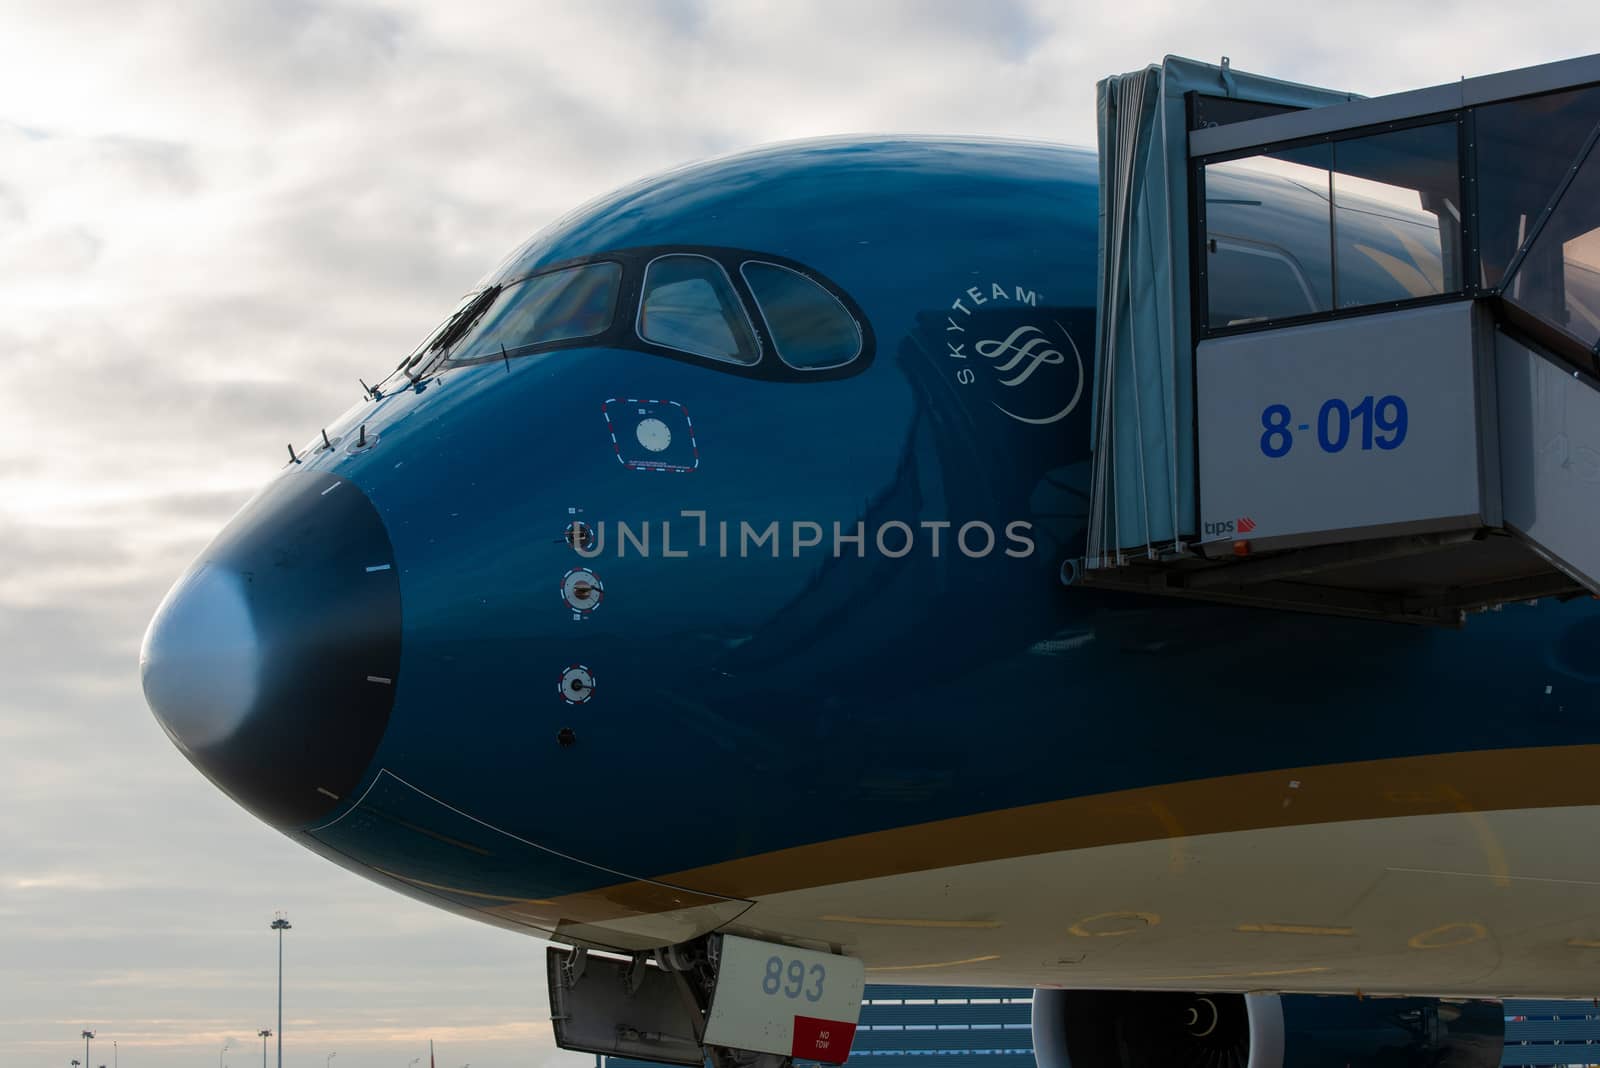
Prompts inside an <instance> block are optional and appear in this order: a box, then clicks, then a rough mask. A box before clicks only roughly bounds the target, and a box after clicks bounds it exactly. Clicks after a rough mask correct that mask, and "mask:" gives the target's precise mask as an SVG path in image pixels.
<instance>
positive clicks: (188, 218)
mask: <svg viewBox="0 0 1600 1068" xmlns="http://www.w3.org/2000/svg"><path fill="white" fill-rule="evenodd" d="M1597 40H1600V5H1595V4H1592V3H1584V2H1578V0H1567V2H1560V3H1537V2H1524V3H1517V4H1508V3H1494V4H1490V3H1481V4H1480V3H1450V2H1448V0H1429V2H1426V3H1418V4H1415V5H1408V4H1406V3H1403V2H1400V0H1389V2H1385V3H1343V2H1342V3H1338V4H1321V5H1316V8H1315V9H1314V10H1313V9H1309V8H1307V7H1304V6H1303V5H1301V4H1298V3H1285V2H1277V3H1269V2H1246V3H1223V2H1208V3H1195V2H1189V3H1183V4H1176V3H1156V2H1148V0H1118V2H1116V3H1094V4H1086V3H1076V2H1059V0H1058V2H1042V0H1041V2H1033V0H967V2H964V3H958V2H946V0H930V2H923V3H912V2H898V0H848V2H840V3H815V4H811V3H804V2H800V0H790V2H787V3H768V2H759V0H751V2H743V3H734V2H703V3H700V2H670V3H669V2H662V3H643V2H640V3H612V2H603V0H600V2H597V0H587V2H583V3H579V2H572V3H563V4H555V3H548V4H531V3H522V4H513V3H494V2H491V3H469V2H466V0H452V2H435V3H431V4H429V3H405V2H397V3H360V2H349V3H346V2H324V0H279V2H262V0H229V2H217V3H200V2H185V0H178V2H173V0H166V2H159V3H145V2H142V0H115V2H112V0H49V2H41V3H33V2H31V0H20V2H19V0H6V3H4V4H3V5H0V384H3V387H4V389H5V394H4V400H3V401H0V404H3V409H0V411H3V415H0V546H3V549H4V553H3V557H0V1063H4V1064H5V1065H6V1066H7V1068H34V1066H41V1068H67V1065H68V1061H69V1060H70V1059H72V1058H75V1057H76V1058H81V1057H82V1056H83V1053H84V1050H83V1044H82V1041H81V1039H79V1038H78V1034H79V1032H80V1031H81V1030H83V1029H84V1028H91V1029H97V1030H98V1031H99V1033H100V1036H101V1037H100V1039H99V1040H97V1042H96V1043H95V1046H94V1049H93V1051H92V1055H91V1059H90V1064H91V1066H92V1068H98V1065H100V1064H106V1065H113V1064H115V1065H116V1066H117V1068H120V1062H121V1059H122V1058H127V1059H128V1062H129V1066H130V1068H156V1066H158V1065H159V1066H163V1068H165V1066H173V1068H181V1066H193V1068H206V1066H207V1065H209V1064H211V1063H213V1061H212V1058H216V1063H217V1064H219V1066H222V1068H249V1066H250V1065H251V1064H253V1063H254V1058H255V1057H256V1056H258V1055H259V1054H260V1052H261V1051H260V1048H259V1046H260V1040H259V1039H258V1038H256V1037H255V1035H256V1032H257V1031H258V1030H259V1029H261V1028H264V1027H275V1026H276V1023H275V1019H274V1016H273V1013H274V983H275V970H274V968H275V960H276V958H275V955H274V954H275V944H274V942H273V937H274V936H273V935H272V934H271V932H270V931H269V930H268V926H267V925H268V923H269V922H270V921H271V919H272V916H273V913H274V910H277V909H284V910H287V912H288V913H289V916H290V919H291V921H292V922H293V924H294V929H293V930H292V931H291V932H289V935H288V939H287V943H286V958H287V978H286V994H285V1009H284V1012H285V1017H284V1030H285V1033H286V1035H287V1040H286V1043H285V1046H284V1064H285V1066H286V1068H315V1064H316V1061H318V1060H323V1062H324V1068H329V1064H330V1062H329V1061H328V1059H327V1058H328V1055H329V1054H330V1053H336V1054H337V1057H336V1058H335V1059H334V1060H333V1061H332V1062H331V1064H332V1065H333V1066H336V1068H402V1066H404V1065H407V1064H409V1063H410V1061H411V1060H412V1058H414V1057H423V1058H424V1059H425V1058H426V1056H427V1043H428V1040H429V1039H430V1038H432V1039H433V1040H434V1041H435V1042H436V1045H437V1048H438V1066H439V1068H461V1066H463V1065H469V1064H470V1065H472V1066H473V1068H510V1066H513V1065H519V1066H522V1065H535V1066H545V1065H550V1066H558V1065H572V1066H574V1068H576V1066H580V1065H583V1064H586V1063H589V1059H588V1058H586V1057H581V1056H576V1055H571V1054H563V1053H561V1052H559V1051H557V1050H555V1049H554V1047H553V1045H552V1043H551V1040H550V1037H549V1025H548V1022H547V1021H548V1008H547V1001H546V993H545V989H544V980H543V977H542V969H543V945H542V944H541V943H539V942H537V941H535V940H533V939H531V938H527V937H522V936H518V935H514V934H509V933H506V932H503V931H500V930H497V929H494V928H489V927H485V926H482V925H479V924H476V923H474V922H472V921H470V920H466V919H461V918H458V917H455V916H452V915H448V914H446V913H443V912H439V911H436V910H433V909H430V908H428V907H426V906H424V905H421V904H419V903H416V902H413V901H410V900H409V899H406V898H403V897H400V896H398V895H395V894H393V893H390V892H389V891H386V890H383V889H381V888H379V887H377V886H375V885H373V884H370V883H367V882H365V881H364V880H362V879H360V878H358V877H356V876H354V875H352V874H350V873H347V872H345V871H343V870H341V869H338V868H335V867H334V866H332V865H330V864H328V863H327V862H325V861H323V860H321V859H319V858H317V857H315V856H314V855H312V854H311V853H309V852H307V851H305V850H304V849H302V848H300V847H299V846H297V845H295V844H293V843H292V842H291V841H289V840H288V839H287V838H285V837H283V836H282V835H280V834H278V833H277V832H275V831H273V830H271V829H269V828H268V827H266V826H265V825H263V824H261V823H258V822H257V821H256V820H255V819H254V818H253V817H251V816H250V815H248V814H247V813H245V812H244V811H243V810H242V809H239V808H237V807H236V806H234V805H233V803H232V802H230V801H229V800H227V799H226V798H225V797H223V796H222V795H221V794H220V793H218V792H217V791H215V790H214V789H213V788H212V787H211V786H210V785H209V784H207V783H206V782H205V781H204V780H203V779H202V778H201V777H200V775H199V774H198V773H197V772H195V771H194V770H193V769H192V768H191V767H190V766H189V765H188V764H187V762H185V760H184V759H183V757H182V756H181V755H180V754H179V753H178V752H177V751H176V750H175V749H174V748H173V747H172V745H171V744H170V743H169V742H168V741H167V739H166V738H165V736H164V735H163V734H162V732H161V731H160V729H159V728H158V727H157V725H156V723H155V721H154V719H153V718H152V717H151V715H150V714H149V712H148V711H147V710H146V708H145V705H144V701H143V698H142V695H141V693H140V689H139V682H138V667H137V661H138V648H139V641H140V638H141V636H142V634H143V631H144V627H145V623H146V622H147V620H148V619H149V616H150V614H151V612H152V610H153V609H154V607H155V605H156V603H157V602H158V601H159V600H160V598H161V596H162V594H163V593H164V592H165V590H166V588H167V586H168V585H169V584H170V583H171V582H172V581H173V580H174V579H175V578H176V577H177V576H178V575H179V573H180V572H181V571H182V570H183V568H184V566H185V565H186V564H187V562H188V561H189V560H190V559H191V558H192V557H193V556H194V555H195V554H196V553H197V552H199V551H200V549H201V548H202V547H203V546H204V544H205V543H206V541H207V540H208V539H209V537H210V536H211V535H212V534H213V533H215V531H216V530H217V529H218V528H219V527H220V526H221V524H222V523H223V522H224V521H225V520H226V519H227V517H228V516H229V515H230V514H231V513H232V512H233V510H234V509H236V508H237V507H238V506H239V505H240V504H241V503H242V502H243V501H244V499H245V498H246V497H247V496H248V495H249V494H250V492H251V491H252V490H253V489H254V488H255V487H256V486H258V485H259V484H261V483H262V482H264V481H265V480H266V479H267V478H268V477H269V476H270V475H272V474H273V473H274V472H275V471H276V470H277V469H278V467H279V466H280V465H281V463H282V461H283V458H284V444H285V442H288V441H296V442H299V441H303V440H305V439H306V438H308V437H310V436H311V434H313V433H314V432H315V428H316V427H317V426H320V425H323V424H324V423H326V422H328V421H330V420H331V419H332V417H334V416H335V415H337V414H338V413H339V412H341V411H343V410H344V409H345V408H346V407H348V406H349V405H350V404H351V403H353V402H354V401H355V400H357V399H358V397H359V387H358V386H357V384H356V379H357V377H358V376H365V377H366V378H367V380H368V381H372V380H373V379H374V378H375V377H381V376H382V374H383V372H384V371H385V370H386V369H388V368H390V367H392V366H393V364H394V362H395V361H396V360H397V359H398V358H399V357H400V356H401V355H403V354H404V353H405V352H407V351H409V350H410V349H411V348H412V347H413V345H414V344H415V343H416V342H417V341H418V340H420V339H421V337H422V336H423V335H424V334H425V333H426V332H427V330H428V329H429V328H430V327H432V326H433V325H434V324H435V323H436V322H437V321H438V320H439V319H440V318H442V317H443V315H444V314H445V313H446V312H448V310H449V309H450V307H451V306H452V305H453V304H454V302H455V300H456V298H457V297H458V296H459V295H460V294H461V293H462V292H463V291H464V290H466V289H467V288H468V287H469V286H470V285H471V284H472V283H473V282H474V281H475V280H476V279H477V278H479V277H480V276H481V275H482V274H483V273H484V272H485V271H486V270H488V269H489V268H490V267H492V266H494V265H495V264H496V263H497V262H498V261H499V260H500V258H501V257H502V256H503V255H504V254H505V253H507V252H508V251H510V250H511V249H512V248H513V247H515V246H516V245H518V244H519V243H520V242H521V241H522V240H523V239H524V238H526V237H527V236H529V235H530V234H532V233H533V232H534V231H536V230H538V229H539V228H540V227H541V226H543V225H544V224H546V223H547V222H549V221H551V220H553V219H555V218H556V217H557V216H559V215H561V214H562V213H564V212H565V211H567V210H568V209H570V208H572V207H574V206H575V205H577V204H579V203H581V202H582V201H585V200H587V199H589V198H590V197H593V196H595V195H598V194H600V193H603V192H605V191H606V190H608V189H611V188H613V187H615V186H618V185H621V184H624V183H626V182H629V181H631V180H633V179H635V178H637V177H640V176H642V175H645V174H648V173H650V172H653V171H658V170H662V169H665V168H668V167H671V166H674V165H676V164H679V163H683V162H686V161H690V160H694V159H698V158H703V157H706V156H709V155H716V154H721V153H725V152H729V151H733V150H736V149H739V148H742V147H746V146H749V145H753V144H759V143H763V142H770V141H779V140H788V139H793V138H800V137H810V136H818V135H827V134H843V133H858V132H873V133H882V132H908V133H950V134H986V135H996V136H1017V137H1026V138H1034V139H1043V140H1058V141H1068V142H1074V143H1080V144H1093V142H1094V83H1095V81H1096V79H1098V78H1099V77H1101V76H1103V75H1106V74H1111V73H1119V72H1123V71H1128V70H1134V69H1137V68H1138V67H1141V66H1143V65H1144V64H1146V63H1148V62H1152V61H1157V60H1159V59H1160V57H1161V56H1162V55H1163V54H1165V53H1168V52H1173V53H1179V54H1184V55H1189V56H1193V57H1195V58H1200V59H1208V60H1213V61H1215V60H1216V59H1217V57H1219V56H1221V55H1228V56H1230V57H1231V58H1232V60H1233V62H1234V64H1235V65H1236V66H1237V67H1239V68H1240V69H1242V70H1248V71H1252V72H1258V73H1263V74H1270V75H1276V76H1279V77H1285V78H1291V79H1295V80H1299V81H1304V82H1309V83H1312V84H1319V85H1327V86H1331V87H1336V88H1340V89H1347V90H1352V91H1355V92H1361V93H1367V94H1376V93H1382V92H1390V91H1395V90H1400V89H1408V88H1416V87H1420V86H1423V85H1429V84H1436V83H1439V82H1446V81H1451V80H1454V79H1456V78H1458V77H1460V76H1463V75H1475V74H1486V73H1490V72H1493V71H1497V70H1505V69H1509V68H1512V67H1517V66H1523V65H1527V64H1530V63H1538V62H1545V61H1548V60H1554V59H1562V58H1566V57H1568V56H1570V55H1573V54H1575V53H1576V52H1578V51H1581V49H1582V44H1581V43H1582V42H1594V41H1597ZM113 1041H115V1043H116V1045H115V1048H114V1049H113V1048H112V1042H113ZM224 1045H227V1046H228V1047H229V1048H228V1049H227V1050H224V1049H223V1047H224Z"/></svg>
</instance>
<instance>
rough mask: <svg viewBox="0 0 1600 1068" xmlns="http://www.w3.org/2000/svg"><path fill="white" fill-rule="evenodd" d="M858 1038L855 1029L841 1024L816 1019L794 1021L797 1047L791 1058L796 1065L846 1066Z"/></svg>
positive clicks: (798, 1018)
mask: <svg viewBox="0 0 1600 1068" xmlns="http://www.w3.org/2000/svg"><path fill="white" fill-rule="evenodd" d="M855 1038H856V1025H855V1024H853V1023H845V1022H844V1021H842V1020H819V1019H817V1018H816V1017H815V1016H796V1017H795V1018H794V1046H793V1048H792V1049H791V1050H790V1051H789V1055H790V1056H791V1057H793V1058H794V1059H795V1060H797V1061H802V1060H804V1061H821V1062H822V1063H823V1064H843V1063H844V1061H845V1058H846V1057H848V1056H850V1044H851V1043H852V1042H854V1041H855Z"/></svg>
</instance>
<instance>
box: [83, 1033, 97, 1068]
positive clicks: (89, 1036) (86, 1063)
mask: <svg viewBox="0 0 1600 1068" xmlns="http://www.w3.org/2000/svg"><path fill="white" fill-rule="evenodd" d="M92 1038H94V1032H93V1031H85V1032H83V1068H89V1041H90V1040H91V1039H92Z"/></svg>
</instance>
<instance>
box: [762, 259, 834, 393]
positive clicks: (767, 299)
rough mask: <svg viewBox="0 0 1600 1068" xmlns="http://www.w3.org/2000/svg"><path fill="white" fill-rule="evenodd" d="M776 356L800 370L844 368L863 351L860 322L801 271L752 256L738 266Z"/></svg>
mask: <svg viewBox="0 0 1600 1068" xmlns="http://www.w3.org/2000/svg"><path fill="white" fill-rule="evenodd" d="M739 271H740V273H741V274H743V275H744V280H745V282H746V284H748V285H749V286H750V292H751V294H752V295H753V296H754V297H755V298H756V307H757V308H759V309H760V311H761V317H762V318H763V319H765V320H766V323H767V336H768V337H770V338H771V339H772V347H773V348H774V349H776V350H777V353H778V358H779V359H781V360H782V361H783V362H784V363H786V364H788V365H789V366H790V367H793V368H796V369H797V370H806V371H820V370H824V369H826V368H829V367H841V366H843V365H844V364H847V363H849V362H850V361H851V360H853V359H855V358H856V356H858V355H859V354H860V352H861V327H860V325H859V324H857V323H856V321H855V318H854V317H853V316H852V315H851V314H850V313H849V312H848V311H847V310H846V309H845V306H844V305H843V304H841V303H839V298H838V297H835V296H834V295H833V294H832V293H829V292H828V291H827V290H826V289H823V288H822V287H821V286H819V285H818V284H817V283H815V282H813V281H812V280H811V279H809V278H807V277H806V276H805V275H803V274H801V273H800V272H799V271H794V270H790V269H789V268H788V267H780V266H778V265H777V264H775V263H763V262H761V261H759V260H750V261H747V262H745V263H743V264H741V265H740V267H739Z"/></svg>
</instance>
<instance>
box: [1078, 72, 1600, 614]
mask: <svg viewBox="0 0 1600 1068" xmlns="http://www.w3.org/2000/svg"><path fill="white" fill-rule="evenodd" d="M1099 118H1100V153H1101V156H1100V159H1101V163H1100V167H1101V193H1102V198H1101V202H1102V209H1101V221H1100V275H1101V277H1100V303H1099V322H1098V329H1097V338H1096V360H1095V398H1094V430H1093V433H1094V457H1095V459H1094V475H1093V481H1092V490H1091V502H1090V529H1089V541H1088V553H1087V557H1086V559H1085V560H1084V561H1083V567H1082V568H1081V569H1080V570H1079V571H1078V575H1079V576H1080V577H1079V578H1078V581H1082V582H1084V583H1086V584H1089V585H1095V586H1103V587H1115V588H1122V589H1134V590H1142V591H1146V592H1153V593H1163V594H1170V595H1174V596H1186V597H1196V598H1202V599H1206V600H1215V601H1225V602H1233V603H1242V604H1254V605H1262V606H1268V607H1273V608H1284V609H1301V610H1307V611H1317V612H1327V613H1334V614H1341V615H1354V616H1366V617H1375V618H1383V619H1391V620H1401V621H1408V622H1433V623H1459V622H1460V621H1461V620H1462V619H1463V618H1464V616H1465V614H1466V613H1468V612H1471V611H1474V610H1480V609H1485V608H1491V607H1496V606H1498V605H1501V604H1503V603H1506V602H1511V601H1526V600H1534V599H1537V598H1540V597H1546V596H1560V597H1564V596H1576V595H1580V594H1584V593H1600V536H1597V533H1596V532H1597V531H1600V377H1597V376H1600V149H1597V148H1596V142H1597V140H1600V56H1591V57H1586V58H1582V59H1575V60H1569V61H1565V62H1561V63H1555V64H1549V65H1546V66H1541V67H1534V68H1529V69H1526V70H1520V71H1512V72H1509V73H1505V74H1496V75H1490V76H1487V77H1482V78H1474V79H1468V80H1464V81H1461V82H1458V83H1453V84H1450V85H1447V86H1440V87H1437V88H1432V89H1422V90H1418V91H1415V92H1407V93H1398V94H1394V95H1392V96H1384V97H1376V98H1371V99H1361V98H1357V97H1355V96H1353V95H1351V94H1348V93H1340V92H1335V91H1331V90H1323V89H1314V88H1311V87H1308V86H1301V85H1296V84H1293V83H1288V82H1281V81H1274V80H1272V79H1267V78H1260V77H1256V76H1252V75H1248V74H1244V73H1243V72H1238V71H1234V70H1232V69H1230V67H1229V65H1228V63H1227V61H1226V60H1224V61H1223V65H1222V66H1220V67H1213V66H1209V65H1206V64H1199V63H1195V62H1193V61H1189V60H1181V59H1175V58H1168V59H1167V60H1166V61H1165V62H1164V63H1163V64H1162V65H1161V66H1159V67H1151V68H1149V69H1147V70H1144V71H1138V72H1135V73H1133V74H1128V75H1122V76H1120V77H1114V78H1108V79H1106V80H1105V81H1103V82H1101V83H1100V86H1099Z"/></svg>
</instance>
